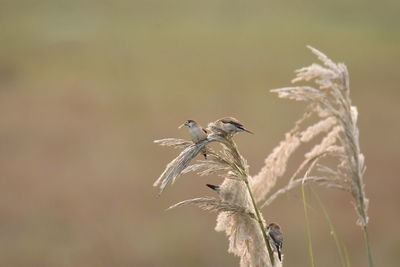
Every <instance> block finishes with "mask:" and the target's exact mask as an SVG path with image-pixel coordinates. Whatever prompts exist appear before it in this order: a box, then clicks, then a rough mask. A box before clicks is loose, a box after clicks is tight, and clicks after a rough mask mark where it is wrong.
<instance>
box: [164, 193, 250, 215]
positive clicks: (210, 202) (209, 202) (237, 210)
mask: <svg viewBox="0 0 400 267" xmlns="http://www.w3.org/2000/svg"><path fill="white" fill-rule="evenodd" d="M186 205H195V206H198V207H199V208H201V209H203V210H206V211H213V212H227V213H228V214H231V215H233V214H237V215H239V216H244V217H246V216H249V217H250V218H252V219H255V218H256V216H255V215H254V213H252V212H251V211H249V210H248V209H246V208H244V207H242V206H239V205H235V204H232V203H229V202H226V201H222V200H218V199H215V198H193V199H188V200H184V201H181V202H179V203H176V204H174V205H172V206H171V207H169V208H168V209H167V210H170V209H174V208H177V207H181V206H186Z"/></svg>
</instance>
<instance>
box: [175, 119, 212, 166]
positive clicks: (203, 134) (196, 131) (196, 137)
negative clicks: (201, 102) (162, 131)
mask: <svg viewBox="0 0 400 267" xmlns="http://www.w3.org/2000/svg"><path fill="white" fill-rule="evenodd" d="M184 126H186V127H188V128H189V134H190V136H191V138H192V141H193V143H195V144H197V143H199V142H201V141H203V140H206V139H207V131H206V130H205V129H204V128H203V127H201V125H200V124H198V123H197V122H195V121H194V120H187V121H185V122H184V123H183V124H182V125H181V126H179V128H182V127H184ZM201 153H203V155H204V158H205V159H207V150H206V148H204V149H203V150H202V151H201Z"/></svg>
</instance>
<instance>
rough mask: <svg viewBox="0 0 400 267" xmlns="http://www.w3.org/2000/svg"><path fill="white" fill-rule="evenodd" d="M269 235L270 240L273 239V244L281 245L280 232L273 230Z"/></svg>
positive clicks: (281, 237)
mask: <svg viewBox="0 0 400 267" xmlns="http://www.w3.org/2000/svg"><path fill="white" fill-rule="evenodd" d="M270 236H271V238H272V240H274V242H275V244H277V245H278V246H279V247H282V244H283V235H282V233H281V232H276V231H273V233H272V234H271V235H270Z"/></svg>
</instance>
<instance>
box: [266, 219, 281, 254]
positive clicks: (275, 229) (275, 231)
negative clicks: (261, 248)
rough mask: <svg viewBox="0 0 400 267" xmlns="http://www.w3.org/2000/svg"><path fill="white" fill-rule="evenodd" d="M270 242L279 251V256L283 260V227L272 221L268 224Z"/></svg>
mask: <svg viewBox="0 0 400 267" xmlns="http://www.w3.org/2000/svg"><path fill="white" fill-rule="evenodd" d="M267 231H268V237H269V243H270V244H271V246H272V247H273V248H274V250H276V252H277V253H278V258H279V260H280V261H282V245H283V234H282V231H281V228H280V227H279V225H277V224H276V223H270V224H269V225H268V226H267Z"/></svg>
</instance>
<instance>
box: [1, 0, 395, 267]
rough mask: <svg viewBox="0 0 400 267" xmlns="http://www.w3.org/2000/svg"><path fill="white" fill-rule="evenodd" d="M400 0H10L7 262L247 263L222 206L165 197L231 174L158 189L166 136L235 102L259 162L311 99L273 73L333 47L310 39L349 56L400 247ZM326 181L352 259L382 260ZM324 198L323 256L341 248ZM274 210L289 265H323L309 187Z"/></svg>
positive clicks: (378, 182)
mask: <svg viewBox="0 0 400 267" xmlns="http://www.w3.org/2000/svg"><path fill="white" fill-rule="evenodd" d="M399 10H400V2H399V1H390V0H383V1H361V0H354V1H345V0H338V1H309V0H294V1H265V0H263V1H244V0H241V1H238V0H203V1H170V0H165V1H162V0H158V1H156V0H154V1H151V0H146V1H134V0H131V1H123V0H114V1H111V0H109V1H107V0H97V1H94V0H92V1H89V0H80V1H77V0H68V1H57V0H56V1H47V0H42V1H34V0H31V1H28V0H20V1H11V0H10V1H5V0H1V1H0V112H1V113H0V114H1V115H0V144H1V149H0V177H1V178H0V199H1V201H0V251H1V252H0V265H1V266H41V267H46V266H74V267H81V266H82V267H84V266H238V265H239V261H238V258H235V257H234V256H233V255H231V254H228V253H227V251H226V250H227V247H228V242H227V240H226V237H225V235H224V234H223V233H216V232H214V230H213V229H214V226H215V214H208V213H205V212H203V211H200V210H198V209H197V208H181V209H177V210H173V211H170V212H165V209H166V208H167V207H168V206H169V205H171V204H173V203H175V202H178V201H180V200H183V199H187V198H192V197H199V196H204V195H210V196H212V195H213V192H210V191H209V190H207V188H206V187H205V186H204V184H205V183H216V184H218V183H219V181H220V178H218V177H197V176H192V175H187V176H185V177H182V178H181V179H180V180H179V181H178V182H177V183H176V184H175V185H174V186H173V187H170V188H168V189H167V190H166V191H165V192H164V194H163V195H162V196H161V197H159V198H157V197H156V195H157V192H158V191H157V189H155V188H153V187H152V183H153V181H154V180H155V179H156V178H157V177H158V175H159V174H160V173H161V172H162V171H163V168H164V166H165V164H166V163H167V162H168V161H169V160H171V159H172V158H173V157H174V156H175V155H176V154H177V153H178V152H177V151H176V150H170V149H167V148H162V147H158V146H156V145H154V144H153V143H152V140H154V139H159V138H163V137H174V136H175V137H180V138H187V133H186V131H183V130H178V129H177V126H179V125H180V124H181V123H182V122H183V121H184V120H186V119H195V120H198V121H199V122H200V123H202V124H203V125H206V123H207V122H209V121H212V120H215V119H217V118H220V117H223V116H227V115H229V116H234V117H237V118H238V119H239V120H241V121H242V122H243V123H244V124H245V125H246V126H247V128H249V129H251V130H252V131H254V132H255V133H256V134H255V135H254V136H251V135H246V134H239V135H237V137H236V140H237V143H238V145H239V148H240V150H241V151H242V153H243V155H244V156H245V157H246V158H247V159H248V161H249V164H250V166H251V173H252V174H255V173H257V172H258V170H259V169H260V168H261V166H262V165H263V160H264V158H265V157H266V156H267V155H268V154H269V153H270V152H271V150H272V149H273V147H274V146H275V145H277V144H278V142H279V141H280V140H281V139H282V138H283V136H284V133H285V132H286V131H288V130H289V129H290V128H291V126H292V124H293V122H294V121H295V120H296V119H297V118H298V117H299V116H300V115H301V113H302V112H303V110H304V105H302V104H301V103H293V102H290V101H285V100H280V99H278V98H277V97H276V96H275V95H273V94H271V93H269V89H272V88H277V87H283V86H287V85H289V83H290V80H291V79H292V78H293V77H294V73H293V71H294V70H295V69H296V68H299V67H302V66H306V65H310V64H311V63H312V62H315V61H316V58H315V57H314V56H313V55H312V54H311V53H310V51H308V50H307V49H306V45H313V46H314V47H316V48H318V49H320V50H321V51H323V52H325V53H327V54H328V55H329V56H330V57H331V58H332V59H333V60H335V61H339V62H345V63H346V64H347V66H348V68H349V71H350V76H351V86H352V97H353V101H354V104H355V105H356V106H358V108H359V113H360V118H359V127H360V132H361V147H362V150H363V152H364V154H365V155H366V162H367V172H366V174H365V181H366V184H367V186H366V191H367V195H368V197H369V198H370V210H369V212H370V238H371V243H372V249H373V254H374V258H375V262H376V266H395V265H397V264H398V263H399V262H400V255H399V252H398V251H399V249H400V231H399V228H398V224H399V223H398V222H399V220H400V213H399V202H400V194H399V192H398V188H399V186H400V181H399V175H398V174H399V172H400V167H399V163H398V151H399V149H400V142H399V138H398V137H399V130H400V125H399V119H400V108H399V103H398V102H399V97H400V93H399V85H398V84H399V83H398V78H399V60H400V49H399V48H400V31H399V28H400V16H399ZM303 152H304V151H303ZM300 156H301V153H299V154H298V155H297V156H296V157H297V158H296V157H294V159H293V161H291V164H292V165H293V167H294V166H295V165H296V163H298V160H299V159H300ZM293 167H292V168H293ZM287 178H288V177H284V178H282V179H281V182H280V185H282V184H283V183H284V181H285V179H287ZM319 192H321V193H320V194H321V197H322V199H323V200H324V202H325V204H326V206H327V208H328V209H329V211H330V214H331V216H332V220H333V222H334V224H335V226H336V228H337V231H338V235H339V236H340V238H341V239H342V240H343V242H345V243H346V245H347V247H348V250H349V253H350V257H351V260H352V263H353V266H366V264H367V263H366V254H365V250H364V244H363V242H362V234H361V231H360V229H359V228H358V227H357V226H356V225H355V221H356V219H357V218H356V215H355V212H354V208H353V206H352V205H351V204H350V198H349V197H348V196H347V194H345V193H343V192H339V191H336V190H322V189H320V191H319ZM310 209H311V210H310V216H311V226H312V228H313V238H314V245H315V254H316V264H317V265H318V266H327V267H329V266H339V265H340V261H339V259H338V257H337V254H336V250H335V245H334V243H333V241H332V238H331V236H330V234H329V228H328V226H327V223H326V222H325V221H324V218H323V215H322V213H321V211H320V210H319V207H318V205H316V204H315V203H313V202H311V203H310ZM263 213H264V216H265V218H266V219H267V220H268V221H270V220H272V221H276V222H279V224H281V226H282V228H283V229H284V233H285V256H286V257H285V261H286V264H285V265H286V266H307V265H308V256H307V243H306V234H305V223H304V215H303V211H302V202H301V194H300V193H299V191H298V190H296V191H294V192H292V193H290V194H288V195H285V196H284V197H281V198H280V199H278V200H277V201H276V202H275V203H274V204H273V205H271V206H270V207H268V208H265V209H264V210H263Z"/></svg>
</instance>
